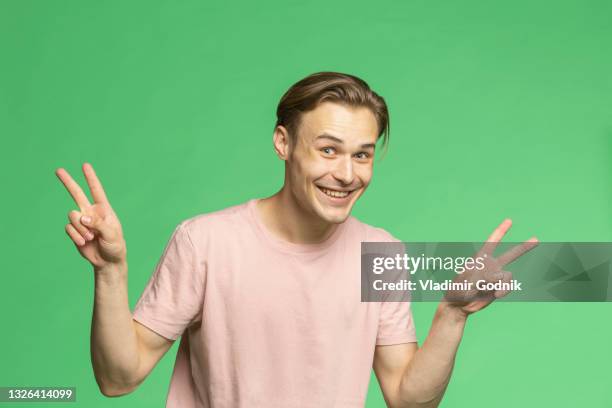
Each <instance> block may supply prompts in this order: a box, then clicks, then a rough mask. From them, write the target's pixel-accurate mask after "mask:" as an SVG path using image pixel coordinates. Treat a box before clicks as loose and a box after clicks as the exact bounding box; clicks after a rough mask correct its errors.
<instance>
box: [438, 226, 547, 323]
mask: <svg viewBox="0 0 612 408" xmlns="http://www.w3.org/2000/svg"><path fill="white" fill-rule="evenodd" d="M511 226H512V220H510V219H507V220H504V222H502V223H501V224H499V226H498V227H497V228H496V229H495V230H494V231H493V233H492V234H491V235H490V236H489V238H487V242H485V244H484V245H483V246H482V248H481V249H480V250H479V251H478V253H477V254H476V255H475V256H474V258H478V257H481V258H482V259H483V264H484V268H482V269H477V268H475V267H474V268H471V269H467V270H466V271H465V272H463V273H462V274H460V275H457V277H456V278H455V279H454V282H464V281H467V282H470V283H472V285H471V289H469V290H449V291H448V292H447V293H446V294H445V296H444V300H445V301H447V302H449V306H454V307H457V308H459V309H460V310H461V311H462V312H463V313H465V314H466V315H469V314H471V313H474V312H477V311H479V310H482V309H484V308H485V307H487V306H488V305H489V304H491V303H492V302H493V301H494V300H495V299H499V298H501V297H503V296H506V295H507V294H508V292H509V291H508V290H480V289H478V288H477V287H476V286H477V285H476V282H478V281H481V283H484V284H485V285H486V284H487V283H497V282H504V283H510V281H511V280H512V273H511V272H508V271H504V270H503V268H504V266H506V265H507V264H509V263H511V262H513V261H514V260H516V259H517V258H519V257H520V256H521V255H523V254H525V253H526V252H527V251H529V250H531V249H533V248H535V247H536V246H537V245H538V240H537V238H535V237H533V238H530V239H528V240H527V241H525V242H523V243H522V244H519V245H516V246H514V247H512V248H510V249H509V250H508V251H506V252H505V253H503V254H502V255H500V256H498V257H495V256H493V251H495V248H497V246H498V245H499V242H500V241H501V239H502V238H503V237H504V235H506V232H508V230H509V229H510V227H511ZM483 281H484V282H483Z"/></svg>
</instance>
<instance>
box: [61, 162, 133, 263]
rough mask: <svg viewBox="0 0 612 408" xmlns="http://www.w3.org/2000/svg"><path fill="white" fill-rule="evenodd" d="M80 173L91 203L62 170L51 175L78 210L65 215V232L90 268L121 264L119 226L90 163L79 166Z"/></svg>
mask: <svg viewBox="0 0 612 408" xmlns="http://www.w3.org/2000/svg"><path fill="white" fill-rule="evenodd" d="M83 173H84V174H85V179H86V180H87V184H88V185H89V191H90V192H91V196H92V198H93V201H94V202H93V204H91V203H90V202H89V199H88V198H87V195H86V194H85V193H84V192H83V190H82V189H81V187H79V185H78V184H77V183H76V182H75V181H74V179H73V178H72V177H71V176H70V174H68V172H67V171H66V170H65V169H63V168H61V167H60V168H58V169H56V170H55V174H56V175H57V177H58V178H59V179H60V181H61V182H62V183H63V184H64V186H65V187H66V189H67V190H68V192H69V193H70V195H71V196H72V198H73V199H74V201H75V202H76V204H77V206H78V207H79V211H77V210H72V211H70V212H69V213H68V219H69V220H70V222H69V223H68V224H66V233H67V234H68V236H69V237H70V238H71V239H72V241H73V242H74V244H75V245H76V247H77V249H78V250H79V252H80V253H81V255H82V256H83V257H84V258H85V259H87V260H88V261H89V262H90V263H91V264H92V265H93V266H94V269H100V268H102V267H104V266H107V265H108V264H110V263H116V264H120V263H123V262H125V261H126V257H127V248H126V245H125V239H124V238H123V231H122V229H121V223H120V222H119V219H118V218H117V215H116V214H115V212H114V211H113V209H112V207H111V205H110V203H109V202H108V199H107V198H106V193H105V192H104V188H102V183H100V180H99V179H98V177H97V176H96V173H95V172H94V169H93V167H92V166H91V164H89V163H84V164H83Z"/></svg>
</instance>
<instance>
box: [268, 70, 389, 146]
mask: <svg viewBox="0 0 612 408" xmlns="http://www.w3.org/2000/svg"><path fill="white" fill-rule="evenodd" d="M323 101H330V102H338V103H342V104H346V105H349V106H354V107H365V108H368V109H370V111H372V113H373V114H374V116H375V117H376V122H377V123H378V137H379V138H380V137H381V136H382V137H383V146H384V147H385V148H386V147H387V144H388V143H389V132H390V129H389V111H388V110H387V104H386V103H385V100H384V99H383V98H382V97H381V96H380V95H378V94H377V93H376V92H374V91H372V90H371V89H370V87H369V85H368V84H367V82H365V81H364V80H362V79H360V78H357V77H356V76H353V75H349V74H342V73H340V72H328V71H325V72H317V73H314V74H311V75H309V76H307V77H306V78H303V79H301V80H299V81H298V82H296V83H295V84H293V85H292V86H291V88H289V90H287V92H285V94H284V95H283V96H282V98H281V100H280V102H279V104H278V108H277V109H276V117H277V120H276V125H275V127H274V128H275V129H276V126H279V125H282V126H284V127H285V128H286V129H287V131H288V132H289V137H290V138H291V140H292V141H293V142H295V141H296V138H297V137H296V136H297V131H298V129H299V126H300V119H301V114H302V113H304V112H307V111H310V110H313V109H315V108H316V107H317V106H318V105H319V104H320V103H321V102H323Z"/></svg>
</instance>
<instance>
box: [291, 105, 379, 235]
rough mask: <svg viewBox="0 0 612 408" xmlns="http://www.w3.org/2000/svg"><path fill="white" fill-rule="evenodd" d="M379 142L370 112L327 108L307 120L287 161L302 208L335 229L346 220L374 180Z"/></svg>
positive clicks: (375, 123) (375, 125)
mask: <svg viewBox="0 0 612 408" xmlns="http://www.w3.org/2000/svg"><path fill="white" fill-rule="evenodd" d="M377 137H378V125H377V122H376V118H375V117H374V114H373V113H372V112H371V111H370V110H369V109H368V108H364V107H357V108H355V107H349V106H345V105H341V104H338V103H333V102H323V103H321V104H320V105H319V106H317V108H315V109H314V110H312V111H309V112H306V113H305V114H303V115H302V118H301V124H300V129H299V131H298V135H297V137H296V138H295V139H296V144H295V147H294V148H293V149H292V151H291V152H290V154H289V157H288V160H287V169H288V178H289V182H290V185H289V187H290V190H291V192H292V194H293V196H294V197H295V198H296V200H297V202H298V203H299V204H300V206H301V207H302V208H303V209H304V210H306V211H307V212H309V213H311V214H315V215H317V216H318V217H319V218H321V219H323V220H325V221H327V222H330V223H341V222H343V221H344V220H346V218H347V217H348V216H349V214H350V212H351V209H352V207H353V205H354V204H355V202H356V201H357V199H358V198H359V197H360V196H361V195H362V194H363V193H364V191H365V189H366V187H367V186H368V184H369V183H370V180H371V178H372V169H373V159H374V148H375V144H376V140H377Z"/></svg>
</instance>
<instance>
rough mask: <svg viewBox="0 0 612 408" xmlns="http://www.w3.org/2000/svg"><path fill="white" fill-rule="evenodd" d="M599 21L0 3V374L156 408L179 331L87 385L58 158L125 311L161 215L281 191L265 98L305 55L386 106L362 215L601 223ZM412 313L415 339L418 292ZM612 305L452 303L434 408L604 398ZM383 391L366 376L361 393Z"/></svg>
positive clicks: (393, 219)
mask: <svg viewBox="0 0 612 408" xmlns="http://www.w3.org/2000/svg"><path fill="white" fill-rule="evenodd" d="M611 21H612V3H610V2H609V1H585V0H579V1H578V0H576V1H552V0H551V1H539V2H538V1H535V2H534V1H526V0H519V1H513V2H491V1H486V0H482V1H464V2H429V1H396V2H390V1H378V2H374V1H369V2H355V1H334V2H329V1H320V0H319V1H295V0H285V1H274V2H246V1H245V2H231V3H229V2H228V3H224V2H213V1H208V2H204V1H151V0H148V1H104V2H97V1H68V0H62V1H56V2H52V1H26V0H2V1H1V2H0V47H1V51H2V53H1V56H0V59H1V63H0V73H1V75H0V134H1V135H2V149H1V151H2V160H1V164H0V166H1V168H0V170H1V173H0V174H1V177H2V185H3V187H4V188H3V190H4V195H3V199H2V204H1V205H2V217H1V222H2V224H1V225H0V227H1V228H2V231H3V237H2V245H1V251H2V276H3V279H2V284H0V311H1V312H0V313H1V318H2V331H1V336H0V385H1V386H12V385H18V386H28V385H30V386H35V385H36V386H50V385H57V386H69V385H70V386H76V387H77V390H78V391H77V395H78V402H77V403H76V404H66V406H79V407H109V406H113V407H162V406H163V405H164V401H165V398H166V393H167V387H168V382H169V378H170V375H171V370H172V366H173V363H174V355H175V353H176V348H177V345H178V344H175V345H174V347H173V348H172V349H171V351H170V352H169V353H168V354H167V355H166V356H165V357H164V358H163V360H162V361H161V362H160V364H159V365H158V366H157V367H156V368H155V369H154V371H153V373H152V374H151V375H150V377H148V378H147V380H146V381H145V382H144V383H143V384H142V385H141V386H140V388H139V389H137V390H136V391H135V392H134V393H132V394H130V395H127V396H124V397H121V398H118V399H114V400H112V401H111V400H109V399H108V398H106V397H104V396H102V395H101V394H100V392H99V391H98V389H97V386H96V384H95V381H94V377H93V372H92V369H91V365H90V357H89V329H90V321H91V311H92V299H93V279H92V278H93V276H92V271H91V268H90V266H89V265H88V264H87V262H86V261H85V260H84V259H82V258H81V257H80V255H79V254H78V252H77V251H76V249H75V248H74V246H73V244H72V242H71V241H70V240H69V238H68V236H67V235H66V234H65V232H64V226H65V224H66V223H67V222H68V220H67V214H68V212H69V211H70V210H71V209H74V208H76V207H75V205H74V203H73V202H72V199H71V198H70V196H69V195H68V193H67V192H66V191H65V189H64V187H63V186H62V185H61V183H60V182H59V180H58V179H57V178H56V176H55V175H54V170H55V169H56V168H57V167H64V168H66V169H67V170H68V171H69V172H70V173H71V174H72V175H74V176H75V178H76V179H77V181H78V182H79V183H81V185H83V186H85V184H84V177H83V174H82V172H81V169H80V166H81V164H82V163H83V162H85V161H88V162H91V163H92V164H93V165H94V168H95V169H96V170H97V172H98V175H99V177H100V178H101V180H102V182H103V184H104V186H105V188H106V190H107V194H108V196H109V199H110V200H111V203H112V204H113V207H114V208H115V210H116V212H117V214H118V215H119V217H120V219H121V221H122V223H123V226H124V232H125V235H126V240H127V243H128V252H129V258H128V259H129V268H130V269H129V271H130V272H129V273H130V275H129V276H130V280H129V286H130V302H131V305H132V306H133V305H134V303H135V302H136V300H137V298H138V296H139V295H140V293H141V291H142V289H143V288H144V285H145V284H146V282H147V280H148V278H149V276H150V274H151V272H152V270H153V268H154V266H155V264H156V262H157V261H158V259H159V256H160V255H161V251H162V250H163V247H164V245H165V243H166V242H167V240H168V238H169V237H170V234H171V232H172V230H173V229H174V227H175V226H176V225H177V224H178V223H179V222H180V221H182V220H184V219H186V218H188V217H192V216H194V215H196V214H199V213H202V212H209V211H213V210H217V209H221V208H224V207H227V206H230V205H234V204H238V203H241V202H244V201H246V200H248V199H250V198H253V197H263V196H267V195H270V194H272V193H274V192H276V191H277V189H279V188H280V186H281V184H282V174H283V166H282V163H281V162H280V161H279V160H278V159H277V158H276V156H275V155H274V153H273V151H272V142H271V140H272V130H273V127H274V122H275V109H276V104H277V103H278V100H279V98H280V97H281V95H282V94H283V93H284V92H285V90H286V89H287V88H288V87H289V86H290V85H291V84H293V83H294V82H296V81H297V80H299V79H300V78H302V77H304V76H306V75H308V74H310V73H313V72H316V71H322V70H332V71H340V72H347V73H351V74H355V75H357V76H360V77H362V78H363V79H365V80H366V81H367V82H368V83H369V84H370V85H371V86H372V88H373V89H374V90H376V91H377V92H378V93H380V94H381V95H382V96H384V97H385V99H386V100H387V102H388V104H389V107H390V114H391V144H390V149H389V154H388V155H387V156H386V157H385V159H384V160H382V161H378V162H377V163H376V165H375V176H374V179H373V184H372V185H371V186H370V188H369V190H368V192H367V193H366V194H365V196H364V197H363V198H362V199H361V200H360V202H359V203H358V204H357V205H356V207H355V209H354V215H356V216H357V217H358V218H360V219H361V220H362V221H365V222H367V223H370V224H373V225H377V226H381V227H383V228H386V229H387V230H389V231H390V232H392V233H393V234H394V235H396V236H397V237H399V238H401V239H403V240H406V241H410V240H412V241H443V240H449V241H455V240H456V241H470V240H472V241H479V240H484V239H485V238H486V236H487V235H488V234H489V232H490V231H491V230H492V229H493V228H494V227H495V226H496V225H497V224H498V223H499V222H501V220H502V219H503V218H505V217H511V218H512V219H513V220H514V227H513V228H512V230H511V231H510V233H509V234H508V236H507V238H506V239H507V240H510V241H512V240H515V241H520V240H523V239H527V238H529V237H530V236H531V235H537V236H538V237H539V238H540V240H542V241H612V216H611V211H610V202H611V199H612V195H611V191H612V189H611V188H610V182H611V171H612V161H611V158H612V24H611ZM413 308H414V316H415V320H416V324H417V331H418V336H419V340H420V341H423V339H424V338H425V336H426V334H427V332H428V330H429V326H430V323H431V319H432V316H433V313H434V308H435V305H434V304H414V305H413ZM611 316H612V304H609V303H607V304H604V303H599V304H597V303H590V304H561V303H546V304H544V303H540V304H538V303H531V304H524V303H510V302H508V303H499V304H495V305H492V306H491V307H489V308H487V309H486V310H484V311H483V312H481V313H479V314H477V315H475V316H473V317H472V318H470V321H469V322H468V326H467V328H466V332H465V336H464V339H463V342H462V344H461V347H460V350H459V354H458V357H457V360H456V368H455V370H454V374H453V379H452V382H451V384H450V386H449V388H448V391H447V394H446V397H445V399H444V401H443V403H442V404H441V406H442V407H459V406H469V407H491V406H495V407H498V408H503V407H515V406H518V405H519V404H520V406H528V407H549V406H555V407H574V406H589V407H607V406H612V396H611V394H610V391H609V388H608V387H609V384H610V371H609V368H608V367H609V366H610V363H611V362H612V348H611V347H610V344H612V318H611ZM347 341H348V339H347ZM28 405H29V404H21V405H19V406H28ZM0 406H8V404H0ZM54 406H61V404H59V405H54ZM382 406H384V402H383V399H382V396H381V394H380V391H379V388H378V385H377V383H376V380H375V379H374V377H373V378H372V382H371V386H370V389H369V393H368V399H367V407H372V408H373V407H382Z"/></svg>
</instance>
